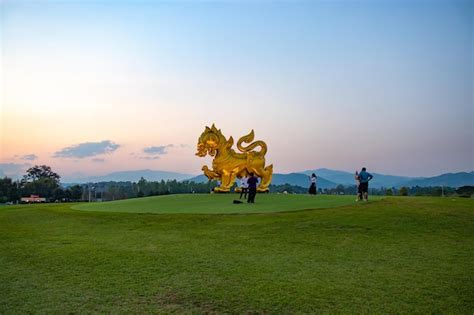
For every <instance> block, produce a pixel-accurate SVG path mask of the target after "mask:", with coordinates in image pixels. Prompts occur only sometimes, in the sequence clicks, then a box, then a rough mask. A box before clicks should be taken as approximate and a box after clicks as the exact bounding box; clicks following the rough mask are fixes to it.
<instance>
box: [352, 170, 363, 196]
mask: <svg viewBox="0 0 474 315" xmlns="http://www.w3.org/2000/svg"><path fill="white" fill-rule="evenodd" d="M354 179H355V181H356V189H357V199H356V201H359V200H362V194H361V192H360V178H359V171H356V172H355V175H354Z"/></svg>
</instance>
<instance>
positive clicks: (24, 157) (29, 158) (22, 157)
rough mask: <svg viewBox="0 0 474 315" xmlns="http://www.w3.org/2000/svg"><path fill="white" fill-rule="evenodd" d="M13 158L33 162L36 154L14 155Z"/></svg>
mask: <svg viewBox="0 0 474 315" xmlns="http://www.w3.org/2000/svg"><path fill="white" fill-rule="evenodd" d="M15 158H18V159H20V160H26V161H34V160H36V159H37V158H38V156H37V155H36V154H26V155H15Z"/></svg>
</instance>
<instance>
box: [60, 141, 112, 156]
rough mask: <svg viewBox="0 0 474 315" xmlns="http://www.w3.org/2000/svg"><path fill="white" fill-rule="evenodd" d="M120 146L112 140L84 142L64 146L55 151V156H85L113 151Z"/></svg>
mask: <svg viewBox="0 0 474 315" xmlns="http://www.w3.org/2000/svg"><path fill="white" fill-rule="evenodd" d="M119 147H120V145H119V144H116V143H114V142H112V141H110V140H104V141H101V142H84V143H79V144H77V145H73V146H70V147H66V148H63V149H61V150H59V151H57V152H55V153H54V156H53V157H55V158H79V159H82V158H85V157H90V156H96V155H100V154H106V153H112V152H114V151H115V150H117V149H118V148H119Z"/></svg>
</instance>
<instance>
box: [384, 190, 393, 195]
mask: <svg viewBox="0 0 474 315" xmlns="http://www.w3.org/2000/svg"><path fill="white" fill-rule="evenodd" d="M385 196H393V190H392V188H388V189H387V190H385Z"/></svg>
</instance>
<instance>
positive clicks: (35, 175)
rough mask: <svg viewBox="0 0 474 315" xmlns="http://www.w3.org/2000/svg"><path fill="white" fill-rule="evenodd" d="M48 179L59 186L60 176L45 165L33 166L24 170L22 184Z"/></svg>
mask: <svg viewBox="0 0 474 315" xmlns="http://www.w3.org/2000/svg"><path fill="white" fill-rule="evenodd" d="M42 178H48V179H50V180H53V181H54V182H56V183H57V184H58V185H59V180H60V179H61V176H59V175H58V174H57V173H55V172H53V171H52V170H51V167H49V166H47V165H35V166H33V167H30V168H29V169H28V170H26V175H25V176H23V182H34V181H36V180H39V179H42Z"/></svg>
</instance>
